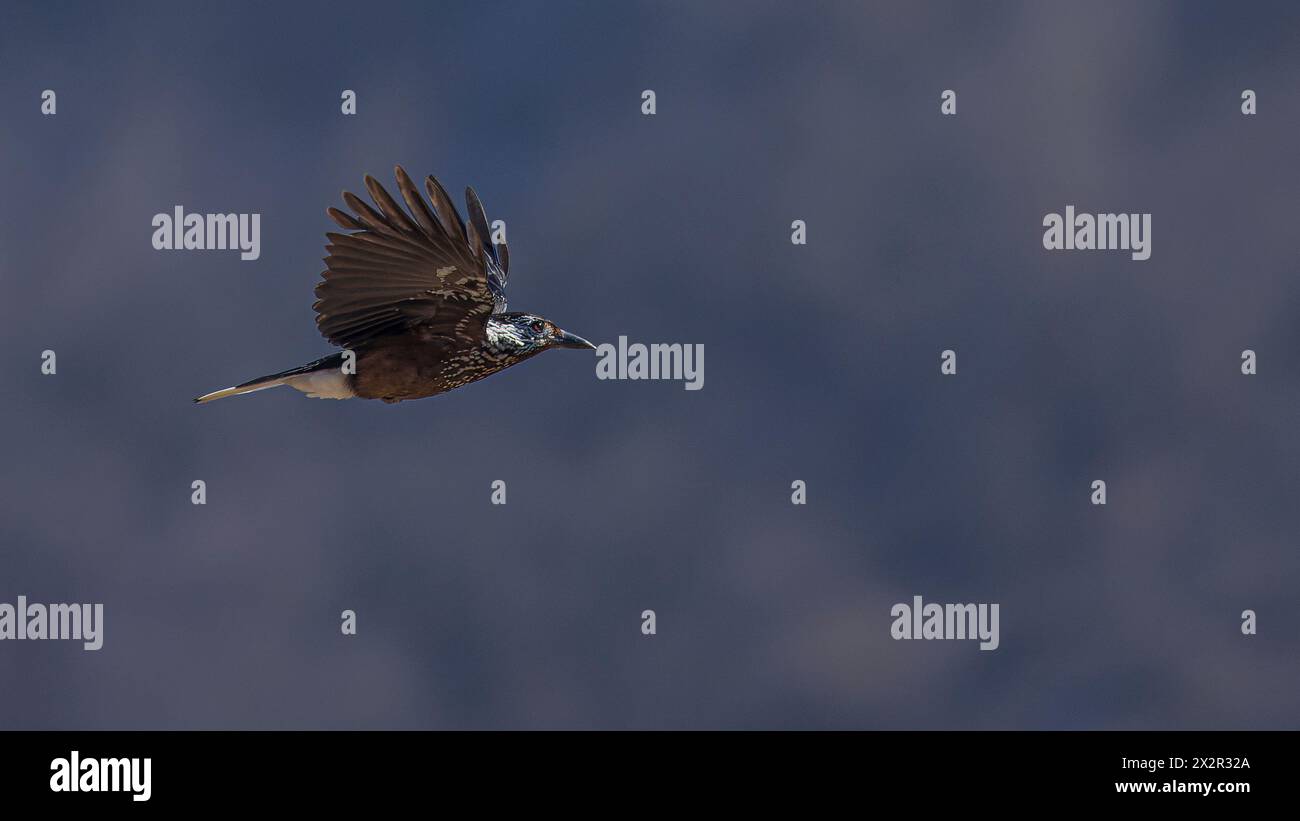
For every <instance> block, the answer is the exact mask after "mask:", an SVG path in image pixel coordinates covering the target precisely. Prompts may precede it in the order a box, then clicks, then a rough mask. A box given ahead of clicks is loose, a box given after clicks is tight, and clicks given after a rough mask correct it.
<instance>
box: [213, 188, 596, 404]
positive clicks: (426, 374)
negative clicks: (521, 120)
mask: <svg viewBox="0 0 1300 821" xmlns="http://www.w3.org/2000/svg"><path fill="white" fill-rule="evenodd" d="M395 173H396V175H397V188H398V191H400V192H401V195H402V199H403V200H405V201H406V206H407V208H408V209H410V212H409V213H407V212H406V211H404V210H402V208H401V207H400V206H399V205H398V204H397V202H396V201H395V200H394V199H393V198H392V197H391V196H389V194H388V192H387V191H385V190H384V187H383V186H382V185H380V184H379V182H378V181H377V180H376V179H375V178H374V177H371V176H369V175H367V176H366V190H368V191H369V192H370V196H371V198H372V199H373V200H374V201H375V205H376V206H377V207H378V209H379V210H378V211H376V210H375V209H374V208H371V207H370V206H369V205H367V204H366V203H365V202H364V201H363V200H362V199H361V198H360V197H357V196H355V195H353V194H351V193H349V192H346V191H345V192H343V201H344V202H345V203H346V204H347V206H348V208H349V209H350V210H351V212H352V213H350V214H349V213H346V212H344V211H340V210H339V209H337V208H330V209H328V211H327V213H328V214H329V216H330V217H331V218H332V219H333V220H334V221H335V222H336V223H338V224H339V225H340V226H341V227H342V228H344V229H345V230H347V231H349V232H350V233H345V234H340V233H335V232H328V233H326V235H325V236H326V237H327V238H328V239H329V243H328V244H327V245H326V246H325V250H326V252H327V254H328V256H326V257H325V271H324V272H323V273H322V274H321V276H322V277H323V278H324V279H323V281H322V282H320V283H319V284H317V286H316V297H317V299H316V304H315V305H314V306H313V308H314V309H315V311H316V327H317V328H318V329H319V330H320V332H321V334H322V335H323V336H324V337H325V338H326V339H328V340H329V341H330V342H332V343H334V344H335V345H338V346H339V347H341V348H344V349H345V350H343V351H339V352H337V353H334V354H331V355H330V356H327V357H325V358H323V359H318V360H316V361H315V362H312V363H310V364H307V365H303V366H302V367H299V368H292V369H290V370H287V371H281V372H280V373H273V374H271V375H270V376H262V377H259V378H257V379H253V380H251V381H249V382H245V383H243V384H242V385H236V386H235V387H233V388H226V389H225V390H220V391H214V392H213V393H209V394H205V395H204V396H200V397H199V398H197V399H195V400H194V401H195V402H211V401H212V400H213V399H221V398H224V397H227V396H237V395H239V394H243V393H252V392H253V391H260V390H265V389H267V388H273V387H276V386H277V385H288V386H289V387H291V388H296V389H297V390H300V391H302V392H303V393H305V394H307V395H308V396H310V397H313V398H318V399H351V398H353V397H357V398H361V399H382V400H384V401H385V402H402V401H404V400H407V399H422V398H424V397H426V396H435V395H437V394H440V393H445V392H447V391H449V390H452V389H453V388H459V387H460V386H461V385H465V384H468V383H470V382H474V381H477V380H479V379H482V378H483V377H485V376H491V375H492V374H494V373H496V372H498V371H502V370H505V369H506V368H509V367H510V366H511V365H518V364H519V363H520V362H523V361H524V360H525V359H529V358H531V357H534V356H536V355H537V354H539V353H541V352H542V351H546V350H550V349H551V348H595V346H594V345H592V344H591V343H590V342H588V341H587V340H585V339H583V338H582V337H580V336H575V335H574V334H571V333H568V332H567V331H563V330H561V329H560V328H557V327H556V326H555V323H553V322H551V321H550V320H548V319H545V318H543V317H540V316H535V315H533V314H528V313H521V312H518V311H507V310H506V292H505V288H506V276H507V275H508V274H509V272H510V253H509V250H508V249H507V247H506V244H505V242H504V241H502V242H500V243H495V242H493V241H492V237H491V234H490V232H489V227H488V226H489V223H488V219H487V214H486V213H485V212H484V210H483V204H482V203H481V202H479V198H478V195H477V194H475V193H474V189H473V188H466V189H465V207H466V209H467V213H468V215H469V222H468V223H465V222H463V221H462V220H461V218H460V214H458V213H457V212H456V208H455V207H454V206H453V205H452V204H451V198H450V197H448V196H447V192H446V191H445V190H443V187H442V186H441V185H440V184H439V183H438V181H437V180H436V179H434V178H433V177H428V178H426V179H425V181H424V187H425V190H426V191H427V192H428V194H429V200H430V202H431V203H432V207H430V202H426V201H425V200H424V198H423V197H422V196H421V195H420V192H419V191H418V190H416V187H415V185H414V183H412V182H411V178H410V177H408V176H407V175H406V172H405V171H404V170H402V167H401V166H398V167H397V168H396V169H395ZM348 353H351V354H353V358H351V359H349V358H348V357H346V354H348ZM348 364H351V365H352V367H345V365H348Z"/></svg>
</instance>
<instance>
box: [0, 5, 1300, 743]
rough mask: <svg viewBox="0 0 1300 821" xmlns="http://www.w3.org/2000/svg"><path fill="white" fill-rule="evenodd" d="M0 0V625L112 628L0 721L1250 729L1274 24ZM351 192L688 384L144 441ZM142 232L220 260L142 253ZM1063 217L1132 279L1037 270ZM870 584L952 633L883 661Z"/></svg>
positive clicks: (1291, 137) (295, 353)
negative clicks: (1254, 101) (690, 348)
mask: <svg viewBox="0 0 1300 821" xmlns="http://www.w3.org/2000/svg"><path fill="white" fill-rule="evenodd" d="M0 16H2V18H3V20H2V22H3V24H2V25H0V66H2V67H3V71H0V111H2V112H3V113H2V114H0V179H3V180H4V183H5V186H4V190H5V196H4V197H2V198H0V284H2V286H3V293H4V299H3V300H0V372H2V373H3V374H4V377H5V380H4V384H5V390H4V393H3V398H4V401H3V402H2V403H0V437H3V449H4V454H5V457H4V459H3V460H0V601H9V602H12V601H14V600H15V598H16V597H17V596H18V595H20V594H22V595H26V596H28V597H29V599H32V600H39V601H49V602H61V601H87V602H103V603H104V606H105V622H106V623H105V638H104V647H103V649H101V650H99V651H97V652H85V651H83V650H81V649H80V646H79V645H76V644H74V643H61V642H7V641H6V642H3V643H0V694H2V695H3V699H2V700H0V727H5V728H316V727H319V728H467V727H469V728H480V727H481V728H570V727H571V728H1192V727H1196V728H1200V727H1215V728H1218V727H1225V728H1226V727H1233V728H1265V727H1288V728H1295V727H1297V726H1300V686H1298V685H1300V637H1298V636H1297V624H1300V603H1298V602H1297V596H1296V592H1295V591H1296V583H1297V578H1298V577H1300V553H1298V552H1297V550H1296V534H1297V532H1300V506H1297V505H1296V503H1295V502H1296V495H1297V491H1298V490H1300V483H1298V479H1297V475H1296V470H1297V465H1298V464H1300V431H1298V429H1297V426H1296V424H1295V411H1296V406H1297V401H1300V374H1298V373H1297V371H1296V361H1295V360H1296V349H1297V345H1298V344H1300V332H1298V331H1297V328H1298V327H1300V326H1298V325H1297V322H1296V319H1295V317H1296V314H1297V308H1298V307H1300V282H1298V281H1297V278H1296V272H1297V271H1296V269H1297V265H1296V259H1297V252H1296V240H1295V236H1296V232H1295V227H1294V214H1295V211H1296V205H1297V194H1298V193H1300V171H1298V170H1297V164H1296V159H1295V158H1296V154H1295V137H1296V134H1297V133H1300V50H1297V49H1296V47H1295V46H1296V42H1297V37H1298V35H1300V12H1298V11H1297V9H1296V8H1295V6H1294V4H1280V3H1279V4H1265V3H1252V4H1247V5H1246V6H1245V7H1234V6H1229V5H1226V4H1220V3H1154V2H1153V3H1120V2H1111V3H1092V4H1083V5H1081V4H1077V3H981V4H968V3H954V4H939V3H902V2H899V3H888V4H885V3H856V2H854V3H850V2H844V3H790V2H786V3H769V2H755V3H733V2H727V3H721V2H714V3H698V2H691V3H687V2H673V3H639V4H638V3H595V2H590V3H558V2H557V3H550V2H548V3H541V2H517V3H500V4H493V3H480V2H475V3H414V4H410V5H389V4H385V3H378V2H372V3H367V4H363V5H361V6H358V5H357V4H341V3H340V4H323V3H312V4H292V3H284V4H274V5H273V6H271V7H269V8H268V7H266V5H265V4H241V3H224V4H220V5H210V4H202V5H200V4H178V3H167V4H112V5H101V6H87V7H85V8H74V7H72V6H64V5H53V4H27V5H16V4H12V3H10V4H6V6H5V8H4V10H3V11H0ZM47 88H48V89H54V90H55V91H56V92H57V94H58V110H57V114H56V115H54V116H49V117H46V116H42V115H41V113H40V94H41V91H42V90H44V89H47ZM345 88H346V89H354V90H356V91H357V93H358V97H359V102H358V114H357V116H355V117H345V116H343V115H342V114H341V113H340V111H339V95H340V92H341V91H342V90H343V89H345ZM647 88H648V89H654V90H655V91H656V93H657V104H658V111H657V114H656V115H655V116H653V117H646V116H643V115H642V114H641V110H640V106H641V92H642V90H643V89H647ZM948 88H951V89H954V90H956V91H957V94H958V114H957V116H955V117H944V116H941V115H940V112H939V102H940V99H939V96H940V93H941V92H942V91H943V90H944V89H948ZM1246 88H1249V89H1253V90H1255V91H1256V92H1257V94H1258V100H1259V102H1258V107H1259V113H1258V114H1257V115H1255V116H1253V117H1248V116H1243V115H1242V114H1241V112H1240V94H1241V91H1242V90H1243V89H1246ZM398 163H400V164H402V165H404V166H405V167H406V168H407V169H408V170H409V171H410V172H411V173H412V174H413V175H416V176H417V177H420V176H423V175H425V174H429V173H433V174H436V175H438V177H439V178H440V179H441V180H442V181H443V182H444V183H445V184H446V185H447V187H448V189H450V190H452V191H453V192H455V191H459V190H460V189H462V188H463V187H464V186H465V185H467V184H472V185H474V187H475V188H476V190H477V191H478V192H479V194H480V195H481V196H482V198H483V200H484V202H485V203H486V205H487V209H488V214H489V217H490V218H493V219H496V218H500V219H504V220H506V222H507V223H508V225H509V231H510V234H509V236H510V242H511V258H512V278H511V284H510V286H511V287H510V296H511V305H512V307H515V308H519V309H527V310H530V311H534V312H537V313H541V314H543V315H546V316H548V317H550V318H552V319H554V320H555V321H556V322H557V323H559V324H560V325H561V326H563V327H565V328H567V329H569V330H572V331H574V332H576V333H579V334H582V335H583V336H585V337H587V338H589V339H592V340H593V341H596V342H604V341H613V340H615V339H616V338H617V337H618V336H619V335H627V336H629V337H631V338H632V339H633V340H639V341H642V342H684V343H702V344H703V345H704V346H705V350H706V369H705V371H706V380H705V388H704V390H702V391H698V392H688V391H685V390H683V389H682V387H681V385H680V384H678V383H672V382H627V381H623V382H618V381H599V380H597V379H596V378H595V368H594V366H595V358H594V357H593V356H590V355H584V354H578V353H574V352H567V351H566V352H561V353H551V354H547V355H545V356H542V357H540V358H538V359H535V360H533V361H530V362H528V363H527V364H525V365H522V366H520V367H518V368H515V369H513V370H510V371H507V372H506V373H504V374H501V375H498V376H494V377H492V378H491V379H489V380H487V381H484V382H482V383H479V384H476V385H473V386H471V387H469V388H466V389H462V390H459V391H456V392H454V393H451V394H448V395H446V396H442V397H438V398H435V399H431V400H424V401H419V402H410V403H403V404H401V405H395V406H387V405H383V404H382V403H377V402H360V401H353V402H341V403H340V402H322V401H315V400H309V399H306V398H304V397H303V396H301V395H299V394H297V393H295V392H292V391H289V390H286V389H279V390H276V391H270V392H266V393H261V394H257V395H254V396H251V397H240V398H236V399H230V400H223V401H222V402H219V403H216V404H213V405H208V406H202V407H195V406H194V405H192V404H191V403H190V398H191V397H193V396H196V395H198V394H200V393H202V392H205V391H208V390H212V389H216V388H220V387H224V386H226V385H229V384H232V383H234V382H237V381H242V380H244V379H247V378H251V377H253V376H257V375H260V374H263V373H267V372H271V371H275V370H279V369H282V368H286V367H290V366H293V365H297V364H300V363H302V362H306V361H309V360H311V359H314V358H316V357H318V356H320V355H322V354H324V353H326V352H328V351H329V350H331V349H330V347H329V346H328V344H327V343H326V342H325V341H324V340H322V339H321V338H320V337H319V336H318V335H317V333H316V330H315V327H314V323H313V315H312V312H311V310H310V306H311V303H312V299H313V297H312V288H313V287H314V285H315V283H316V281H317V280H318V275H319V272H320V270H321V267H322V265H321V262H320V257H321V256H322V255H323V250H322V246H323V242H324V232H325V231H326V230H331V229H332V228H333V225H332V223H331V222H330V221H329V220H328V219H327V218H326V216H325V208H326V207H327V206H330V205H339V204H340V198H339V193H340V191H342V190H343V189H345V188H346V189H349V190H353V191H359V190H360V189H361V178H362V175H363V174H366V173H371V174H374V175H375V176H377V177H379V178H380V179H381V180H384V181H386V182H387V181H390V180H391V179H392V167H393V166H394V165H395V164H398ZM177 204H181V205H184V206H185V207H186V208H187V209H189V210H192V211H199V212H209V211H214V212H215V211H221V212H256V213H260V214H261V215H262V218H261V219H262V253H261V258H260V259H259V260H257V261H256V262H241V261H240V260H239V257H238V254H235V253H220V252H212V253H204V252H197V251H194V252H187V253H176V252H160V251H155V250H153V248H152V247H151V245H150V236H151V233H152V228H151V226H150V220H151V218H152V216H153V215H154V214H155V213H159V212H169V211H170V210H171V208H172V207H173V206H174V205H177ZM1068 204H1073V205H1076V206H1077V207H1078V208H1080V209H1081V210H1090V211H1094V212H1096V211H1132V212H1149V213H1151V214H1152V222H1153V253H1152V256H1151V259H1150V260H1148V261H1145V262H1135V261H1132V260H1131V259H1129V257H1128V255H1127V254H1121V253H1101V252H1091V253H1084V252H1073V253H1068V252H1048V251H1045V250H1043V247H1042V242H1041V240H1042V228H1041V221H1042V218H1043V215H1044V214H1047V213H1049V212H1060V211H1062V210H1063V209H1064V208H1065V206H1066V205H1068ZM795 219H803V220H805V221H806V222H807V224H808V236H809V240H808V244H807V245H806V246H802V247H800V246H794V245H792V244H791V242H790V223H791V221H792V220H795ZM946 348H951V349H955V350H956V351H957V352H958V357H959V370H958V374H957V375H956V376H953V377H943V376H941V375H940V373H939V352H940V351H941V350H943V349H946ZM1245 348H1251V349H1254V350H1256V351H1257V352H1258V356H1259V373H1258V374H1257V375H1255V376H1249V377H1248V376H1243V375H1242V374H1241V373H1240V369H1239V365H1240V355H1241V351H1242V350H1243V349H1245ZM45 349H53V350H54V351H56V353H57V356H58V373H57V375H55V376H43V375H42V374H41V373H40V353H41V351H42V350H45ZM195 479H203V480H204V481H205V482H206V483H207V487H208V503H207V505H206V506H202V507H198V506H194V505H191V504H190V483H191V482H192V481H193V480H195ZM494 479H505V480H506V481H507V482H508V494H509V495H508V499H509V501H508V504H507V505H505V506H504V507H499V506H498V507H493V506H492V505H490V503H489V486H490V483H491V482H492V481H493V480H494ZM794 479H802V480H804V481H806V482H807V483H808V488H809V490H808V498H809V502H808V504H807V505H806V506H801V507H800V506H794V505H792V504H790V483H791V481H793V480H794ZM1094 479H1104V480H1105V481H1106V482H1107V483H1108V504H1107V505H1106V506H1105V507H1096V506H1093V505H1091V504H1090V503H1089V495H1090V484H1091V482H1092V481H1093V480H1094ZM918 594H919V595H922V596H924V597H925V598H926V600H927V601H935V602H968V601H969V602H997V603H999V604H1000V607H1001V646H1000V648H999V649H998V650H996V651H993V652H980V651H979V650H978V649H977V647H976V646H975V645H974V644H973V643H969V642H919V641H918V642H906V641H893V640H892V639H891V638H890V635H889V627H890V622H891V619H890V616H889V611H890V607H891V606H892V605H893V604H894V603H895V602H903V601H910V600H911V597H912V596H913V595H918ZM647 608H652V609H654V610H655V611H656V613H657V628H658V633H657V635H655V636H653V637H645V636H643V635H641V632H640V629H639V628H640V613H641V612H642V610H644V609H647ZM344 609H353V610H355V611H356V612H357V614H358V627H359V632H358V635H356V636H355V637H344V636H342V635H340V631H339V613H340V611H342V610H344ZM1245 609H1253V610H1255V611H1256V612H1257V613H1258V618H1259V633H1258V635H1255V636H1249V637H1248V636H1243V635H1242V634H1241V631H1240V614H1241V612H1242V611H1243V610H1245Z"/></svg>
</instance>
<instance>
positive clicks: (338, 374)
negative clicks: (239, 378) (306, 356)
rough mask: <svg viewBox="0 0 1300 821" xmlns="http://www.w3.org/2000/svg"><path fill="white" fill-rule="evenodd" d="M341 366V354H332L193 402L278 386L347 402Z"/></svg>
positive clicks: (348, 389) (345, 381) (345, 378)
mask: <svg viewBox="0 0 1300 821" xmlns="http://www.w3.org/2000/svg"><path fill="white" fill-rule="evenodd" d="M342 364H343V354H342V353H336V354H331V355H330V356H327V357H325V358H324V359H317V360H316V361H315V362H312V363H310V364H307V365H303V366H302V367H300V368H291V369H289V370H287V371H281V372H280V373H273V374H271V375H269V376H259V377H258V378H256V379H252V380H249V381H248V382H245V383H243V384H242V385H236V386H234V387H233V388H225V389H223V390H219V391H213V392H212V393H205V394H204V395H202V396H200V397H198V398H197V399H195V400H194V401H195V402H198V403H200V404H202V403H204V402H211V401H213V400H214V399H225V398H226V397H227V396H239V395H240V394H244V393H253V392H255V391H264V390H266V389H267V388H274V387H276V386H277V385H288V386H290V387H293V388H297V389H298V390H300V391H302V392H303V393H305V394H307V395H308V396H310V397H312V398H315V399H347V398H349V397H351V396H352V389H351V387H350V386H349V385H348V382H347V377H346V376H345V375H344V374H343V369H342Z"/></svg>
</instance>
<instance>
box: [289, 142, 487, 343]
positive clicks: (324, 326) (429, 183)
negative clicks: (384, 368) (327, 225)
mask: <svg viewBox="0 0 1300 821" xmlns="http://www.w3.org/2000/svg"><path fill="white" fill-rule="evenodd" d="M395 173H396V175H397V187H398V190H399V191H400V192H401V195H402V199H403V200H405V202H406V206H407V208H409V209H410V213H409V214H408V213H407V212H406V211H404V210H402V208H401V207H400V206H399V205H398V204H397V202H396V201H394V200H393V198H392V197H391V196H389V194H388V192H387V191H385V190H384V188H383V186H381V185H380V184H379V182H378V181H377V180H375V179H374V178H373V177H370V176H367V177H366V189H367V190H368V191H369V192H370V196H371V198H372V199H373V200H374V201H375V205H376V206H377V207H378V209H379V210H378V211H376V210H375V209H374V208H371V207H370V206H369V205H367V204H366V203H365V202H364V201H363V200H361V199H360V198H359V197H356V196H354V195H352V194H350V193H348V192H344V194H343V201H344V202H346V203H347V206H348V208H349V209H350V210H351V211H352V213H351V214H348V213H346V212H343V211H340V210H338V209H337V208H330V209H329V211H328V213H329V215H330V217H331V218H332V219H333V220H334V221H335V222H337V223H338V224H339V225H340V226H342V227H343V228H345V229H347V230H349V231H351V232H352V233H348V234H339V233H334V232H330V233H327V234H326V236H327V237H328V238H329V244H327V245H326V246H325V250H326V252H327V253H328V256H326V257H325V265H326V270H325V271H324V272H323V273H322V274H321V276H322V277H324V281H323V282H321V283H320V284H319V285H317V286H316V297H317V300H316V304H315V305H314V306H313V307H314V308H315V310H316V326H317V327H318V328H319V329H320V332H321V334H322V335H323V336H324V337H325V338H326V339H328V340H329V341H330V342H333V343H334V344H335V345H338V346H340V347H343V348H352V347H355V346H358V345H361V344H363V343H365V342H369V341H371V340H373V339H376V338H377V337H381V336H387V335H390V334H400V333H405V332H408V331H411V330H413V329H416V328H419V329H420V330H422V331H425V332H427V333H430V334H433V335H438V336H444V337H447V338H449V339H451V340H452V341H454V342H456V343H457V344H458V345H463V346H471V345H477V344H478V343H479V342H481V341H482V339H483V334H484V326H485V325H486V323H487V318H488V315H489V314H490V313H492V312H493V310H494V309H496V310H500V309H499V308H497V306H498V304H500V305H501V306H502V307H504V302H505V272H506V270H507V269H508V267H509V256H508V252H507V251H506V249H505V246H504V244H502V245H501V246H494V245H493V244H492V241H491V235H490V233H488V232H489V227H488V221H487V215H486V214H485V213H484V211H483V205H482V203H480V202H479V200H478V197H477V196H476V195H475V194H474V192H473V190H472V189H466V192H465V200H466V204H467V206H468V208H469V216H470V222H469V224H468V225H467V224H465V223H464V222H462V221H461V219H460V215H459V214H457V213H456V209H455V207H454V206H452V204H451V198H449V197H448V196H447V192H446V191H444V190H443V188H442V186H441V185H439V184H438V181H437V180H435V179H434V178H433V177H429V178H427V179H426V180H425V183H424V184H425V189H426V190H427V191H428V193H429V199H430V200H431V201H432V203H433V207H432V208H430V207H429V203H427V202H426V201H425V200H424V198H423V197H421V196H420V193H419V191H417V190H416V188H415V185H414V184H413V183H412V182H411V178H410V177H408V176H407V175H406V172H405V171H403V170H402V168H401V167H400V166H398V167H397V169H396V171H395Z"/></svg>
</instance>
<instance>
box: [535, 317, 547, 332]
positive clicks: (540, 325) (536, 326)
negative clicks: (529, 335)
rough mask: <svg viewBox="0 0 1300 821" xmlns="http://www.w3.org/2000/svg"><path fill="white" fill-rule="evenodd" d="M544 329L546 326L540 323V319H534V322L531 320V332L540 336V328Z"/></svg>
mask: <svg viewBox="0 0 1300 821" xmlns="http://www.w3.org/2000/svg"><path fill="white" fill-rule="evenodd" d="M545 327H546V325H545V324H543V322H542V321H541V320H540V319H534V320H533V331H535V332H536V333H539V334H540V333H541V332H542V328H545Z"/></svg>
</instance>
